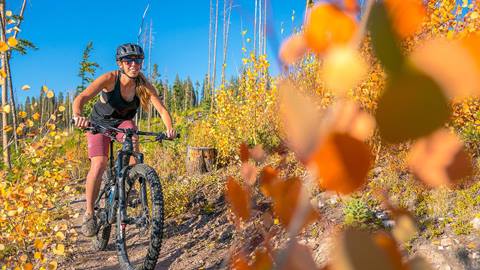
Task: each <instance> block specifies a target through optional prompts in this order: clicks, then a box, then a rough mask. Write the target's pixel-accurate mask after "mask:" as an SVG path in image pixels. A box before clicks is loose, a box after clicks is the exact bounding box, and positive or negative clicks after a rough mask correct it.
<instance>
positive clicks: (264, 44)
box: [263, 0, 267, 55]
mask: <svg viewBox="0 0 480 270" xmlns="http://www.w3.org/2000/svg"><path fill="white" fill-rule="evenodd" d="M263 6H264V7H263V54H264V55H267V0H264V5H263Z"/></svg>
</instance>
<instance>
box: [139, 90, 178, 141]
mask: <svg viewBox="0 0 480 270" xmlns="http://www.w3.org/2000/svg"><path fill="white" fill-rule="evenodd" d="M146 87H147V89H148V91H149V93H150V102H152V105H153V107H155V109H156V110H157V112H158V113H159V114H160V117H161V118H162V120H163V123H164V124H165V126H166V127H167V136H168V137H169V138H173V137H175V130H174V129H173V126H172V117H171V116H170V113H169V112H168V111H167V109H165V106H163V104H162V100H161V99H160V97H159V96H158V94H157V90H156V89H155V86H153V85H152V84H151V83H150V82H148V81H147V83H146Z"/></svg>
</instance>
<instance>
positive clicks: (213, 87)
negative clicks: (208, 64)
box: [210, 0, 218, 110]
mask: <svg viewBox="0 0 480 270" xmlns="http://www.w3.org/2000/svg"><path fill="white" fill-rule="evenodd" d="M217 36H218V0H217V1H216V7H215V34H214V37H213V78H212V89H211V90H212V94H211V103H210V108H211V109H212V110H213V108H214V106H215V104H214V103H215V80H216V73H217Z"/></svg>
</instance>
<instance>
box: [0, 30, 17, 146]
mask: <svg viewBox="0 0 480 270" xmlns="http://www.w3.org/2000/svg"><path fill="white" fill-rule="evenodd" d="M3 30H5V29H3ZM8 55H9V54H8V53H7V54H6V65H5V72H6V73H7V78H6V80H7V81H6V85H7V87H8V90H9V91H8V92H9V94H10V105H11V107H12V108H11V110H12V125H13V142H14V144H13V145H14V146H15V152H17V151H18V137H17V109H16V104H15V95H14V94H13V83H12V74H11V72H10V57H9V56H8Z"/></svg>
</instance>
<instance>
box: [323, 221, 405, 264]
mask: <svg viewBox="0 0 480 270" xmlns="http://www.w3.org/2000/svg"><path fill="white" fill-rule="evenodd" d="M394 243H395V242H394V241H393V239H391V238H390V237H388V236H386V235H385V234H378V235H376V236H371V235H370V234H369V233H368V232H365V231H360V230H356V229H347V230H346V231H345V232H343V233H342V234H341V235H340V237H339V238H338V240H337V244H336V247H335V249H334V252H333V253H332V254H333V260H332V261H331V263H330V268H331V269H333V270H337V269H338V270H340V269H398V270H400V269H404V268H403V264H402V261H401V256H400V253H399V251H398V249H397V247H396V245H395V244H394Z"/></svg>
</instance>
